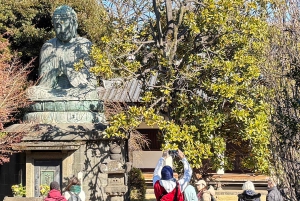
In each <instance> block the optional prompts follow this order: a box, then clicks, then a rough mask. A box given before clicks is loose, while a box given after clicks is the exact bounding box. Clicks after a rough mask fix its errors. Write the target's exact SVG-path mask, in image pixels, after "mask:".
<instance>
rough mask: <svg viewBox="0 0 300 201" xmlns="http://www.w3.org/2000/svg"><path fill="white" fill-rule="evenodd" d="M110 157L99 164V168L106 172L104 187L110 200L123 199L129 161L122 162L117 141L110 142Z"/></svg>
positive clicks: (129, 166)
mask: <svg viewBox="0 0 300 201" xmlns="http://www.w3.org/2000/svg"><path fill="white" fill-rule="evenodd" d="M109 151H110V159H111V161H109V162H108V163H106V164H101V165H100V170H101V172H103V173H106V174H107V186H106V187H105V188H104V191H105V193H106V194H107V196H108V198H109V200H110V201H123V200H124V195H125V193H126V192H127V190H128V188H127V185H126V182H125V174H126V173H128V172H129V171H130V169H131V163H125V164H122V159H123V158H122V154H121V147H120V145H118V144H117V143H112V144H110V149H109Z"/></svg>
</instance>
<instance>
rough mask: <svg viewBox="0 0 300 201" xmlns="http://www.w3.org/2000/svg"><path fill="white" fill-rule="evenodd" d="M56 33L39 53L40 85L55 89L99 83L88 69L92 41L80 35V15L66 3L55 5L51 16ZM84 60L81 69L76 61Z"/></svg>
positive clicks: (92, 86)
mask: <svg viewBox="0 0 300 201" xmlns="http://www.w3.org/2000/svg"><path fill="white" fill-rule="evenodd" d="M52 23H53V26H54V30H55V34H56V37H55V38H52V39H50V40H48V41H47V42H46V43H45V44H44V45H43V47H42V49H41V53H40V65H39V75H40V77H41V78H40V81H39V84H38V86H40V87H46V88H54V89H70V88H81V89H82V88H86V87H91V88H95V87H96V79H95V76H93V75H92V74H91V73H90V72H89V67H91V65H92V61H91V60H90V59H89V53H90V49H91V45H92V43H91V42H90V41H89V40H88V39H86V38H82V37H79V36H77V28H78V23H77V15H76V13H75V11H74V10H73V9H72V8H71V7H69V6H66V5H63V6H60V7H58V8H56V10H55V11H54V13H53V16H52ZM81 60H83V61H84V62H83V63H84V67H83V68H82V69H80V70H79V71H76V70H75V69H74V64H75V63H78V62H79V61H81Z"/></svg>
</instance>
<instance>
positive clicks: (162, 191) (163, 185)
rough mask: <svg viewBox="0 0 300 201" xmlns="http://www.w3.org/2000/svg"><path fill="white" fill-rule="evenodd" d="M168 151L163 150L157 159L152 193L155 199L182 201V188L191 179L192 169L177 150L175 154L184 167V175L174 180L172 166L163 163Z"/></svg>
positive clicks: (160, 200) (158, 200) (159, 200)
mask: <svg viewBox="0 0 300 201" xmlns="http://www.w3.org/2000/svg"><path fill="white" fill-rule="evenodd" d="M167 156H168V151H164V152H163V155H162V157H161V158H160V159H159V161H158V163H157V165H156V167H155V170H154V173H153V187H154V194H155V197H156V200H157V201H183V200H184V198H183V190H184V189H185V188H186V187H187V185H188V184H189V182H190V180H191V176H192V169H191V167H190V165H189V163H188V161H187V160H186V158H185V156H184V154H183V153H182V151H180V150H178V151H177V156H178V157H179V158H180V159H181V162H182V163H183V168H184V175H183V177H182V178H181V179H179V180H178V181H176V179H175V178H174V177H173V169H172V167H170V166H168V165H165V166H164V164H165V159H166V158H167Z"/></svg>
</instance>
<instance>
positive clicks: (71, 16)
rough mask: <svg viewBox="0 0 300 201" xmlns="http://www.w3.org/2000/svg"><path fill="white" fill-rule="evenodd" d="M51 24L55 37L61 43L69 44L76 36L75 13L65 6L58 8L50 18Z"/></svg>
mask: <svg viewBox="0 0 300 201" xmlns="http://www.w3.org/2000/svg"><path fill="white" fill-rule="evenodd" d="M52 23H53V27H54V30H55V34H56V37H57V38H58V39H59V40H60V41H62V42H69V41H70V40H71V39H72V38H75V37H76V34H77V28H78V23H77V15H76V12H75V11H74V10H73V9H72V8H71V7H70V6H67V5H63V6H59V7H58V8H56V9H55V11H54V13H53V16H52Z"/></svg>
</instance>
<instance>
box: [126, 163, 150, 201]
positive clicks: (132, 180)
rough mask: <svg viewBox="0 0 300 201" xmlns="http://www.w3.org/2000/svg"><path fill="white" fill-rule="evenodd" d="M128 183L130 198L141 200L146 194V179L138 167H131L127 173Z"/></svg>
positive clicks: (135, 200) (136, 200) (134, 200)
mask: <svg viewBox="0 0 300 201" xmlns="http://www.w3.org/2000/svg"><path fill="white" fill-rule="evenodd" d="M128 185H129V187H130V200H133V201H143V200H145V195H146V189H147V187H146V181H145V178H144V176H143V174H142V171H141V170H140V169H139V168H135V167H133V168H132V169H131V170H130V171H129V173H128Z"/></svg>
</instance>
